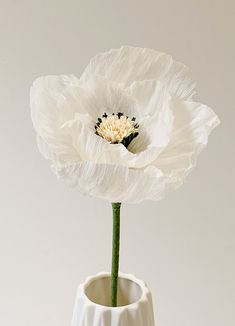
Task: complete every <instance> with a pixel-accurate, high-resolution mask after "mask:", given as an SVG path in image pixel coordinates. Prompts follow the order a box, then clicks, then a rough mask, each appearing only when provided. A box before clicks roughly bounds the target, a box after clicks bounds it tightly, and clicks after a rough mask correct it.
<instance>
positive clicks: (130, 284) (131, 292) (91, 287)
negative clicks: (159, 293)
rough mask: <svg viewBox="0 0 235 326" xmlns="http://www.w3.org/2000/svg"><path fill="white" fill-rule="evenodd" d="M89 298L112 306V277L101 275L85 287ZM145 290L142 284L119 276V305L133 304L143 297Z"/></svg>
mask: <svg viewBox="0 0 235 326" xmlns="http://www.w3.org/2000/svg"><path fill="white" fill-rule="evenodd" d="M85 295H86V296H87V298H88V299H89V300H90V301H92V302H94V303H96V304H99V305H102V306H107V307H110V306H111V304H110V301H111V277H110V276H101V277H99V278H94V279H93V280H91V281H90V282H89V283H88V284H87V285H86V287H85ZM142 295H143V291H142V288H141V286H140V285H139V284H138V283H136V282H134V281H133V280H131V279H128V278H124V277H119V279H118V300H117V301H118V304H117V306H118V307H121V306H127V305H130V304H133V303H135V302H137V301H139V300H140V299H141V297H142Z"/></svg>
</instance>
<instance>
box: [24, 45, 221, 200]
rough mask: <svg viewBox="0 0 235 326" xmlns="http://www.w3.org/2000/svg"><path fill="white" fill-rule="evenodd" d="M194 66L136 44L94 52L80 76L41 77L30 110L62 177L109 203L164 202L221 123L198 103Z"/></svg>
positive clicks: (46, 151) (44, 149)
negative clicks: (193, 77)
mask: <svg viewBox="0 0 235 326" xmlns="http://www.w3.org/2000/svg"><path fill="white" fill-rule="evenodd" d="M194 88H195V84H194V82H193V81H192V80H191V78H190V77H189V73H188V68H187V67H186V66H184V65H183V64H181V63H179V62H176V61H173V59H172V57H171V56H169V55H167V54H164V53H160V52H156V51H153V50H150V49H142V48H134V47H129V46H124V47H121V48H120V49H117V50H110V51H109V52H105V53H101V54H98V55H97V56H95V57H94V58H93V59H92V60H91V62H90V64H89V65H88V67H87V68H86V69H85V71H84V72H83V74H82V76H81V78H80V79H78V78H77V77H75V76H73V75H69V76H65V75H62V76H45V77H39V78H38V79H36V81H35V82H34V84H33V86H32V88H31V94H30V95H31V98H30V100H31V114H32V120H33V124H34V128H35V130H36V132H37V138H38V145H39V149H40V151H41V153H42V154H43V155H44V156H45V157H46V158H47V159H49V160H51V161H52V168H53V171H54V172H55V173H56V175H57V176H58V178H60V179H62V180H64V181H66V182H67V183H68V184H69V185H71V186H74V187H77V188H78V190H79V191H80V192H82V193H83V194H86V195H90V196H94V197H98V198H103V199H106V200H108V201H110V202H131V203H134V202H135V203H136V202H141V201H143V200H160V199H162V198H163V197H164V196H165V195H166V193H167V191H168V190H170V189H173V188H177V187H178V186H179V185H181V184H182V183H183V181H184V179H185V178H186V176H187V175H188V173H189V172H190V171H191V170H192V168H193V167H194V166H195V164H196V159H197V156H198V154H199V153H200V151H201V150H202V149H203V148H204V147H205V146H206V144H207V141H208V135H209V134H210V132H211V131H212V129H213V128H215V127H216V126H217V125H218V124H219V119H218V117H217V116H216V115H215V113H214V112H213V111H212V110H211V109H210V108H209V107H208V106H206V105H204V104H200V103H197V102H194V101H193V100H192V97H193V95H194V93H195V90H194Z"/></svg>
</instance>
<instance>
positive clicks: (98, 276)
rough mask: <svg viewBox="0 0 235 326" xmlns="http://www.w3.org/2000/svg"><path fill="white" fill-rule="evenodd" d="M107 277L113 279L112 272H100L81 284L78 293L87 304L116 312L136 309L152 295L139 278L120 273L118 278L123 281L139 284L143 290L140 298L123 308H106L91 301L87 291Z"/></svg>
mask: <svg viewBox="0 0 235 326" xmlns="http://www.w3.org/2000/svg"><path fill="white" fill-rule="evenodd" d="M105 277H111V273H110V272H99V273H97V274H95V275H92V276H88V277H87V278H86V280H85V282H84V283H82V284H80V286H79V288H78V291H79V292H80V295H82V296H83V297H84V298H85V300H86V301H87V302H89V303H90V304H92V305H96V306H98V307H100V308H102V309H105V310H109V309H116V310H121V309H127V308H128V309H135V308H137V307H138V305H139V304H140V303H141V302H143V301H146V300H147V297H148V295H149V294H150V291H149V289H148V287H147V285H146V283H145V282H144V281H142V280H140V279H138V278H137V277H135V276H134V275H133V274H126V273H122V272H119V274H118V277H119V278H122V279H126V280H128V281H131V282H133V283H135V284H137V285H138V286H139V287H140V289H141V295H140V297H139V299H138V300H136V301H134V302H132V303H130V304H127V305H122V306H117V307H110V306H106V305H102V304H99V303H96V302H94V301H92V300H90V299H89V298H88V296H87V294H86V289H87V288H88V286H89V285H90V284H91V283H92V282H94V281H96V280H98V279H101V278H105Z"/></svg>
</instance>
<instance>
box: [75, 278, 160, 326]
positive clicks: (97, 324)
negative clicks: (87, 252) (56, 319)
mask: <svg viewBox="0 0 235 326" xmlns="http://www.w3.org/2000/svg"><path fill="white" fill-rule="evenodd" d="M110 291H111V278H110V273H99V274H97V275H95V276H91V277H88V278H87V279H86V281H85V282H84V283H83V284H81V285H80V286H79V287H78V291H77V297H76V302H75V307H74V313H73V319H72V324H71V326H154V314H153V306H152V297H151V293H150V291H149V289H148V287H147V286H146V284H145V283H144V282H143V281H141V280H139V279H137V278H136V277H135V276H134V275H131V274H123V273H119V286H118V306H117V307H110V298H111V294H110Z"/></svg>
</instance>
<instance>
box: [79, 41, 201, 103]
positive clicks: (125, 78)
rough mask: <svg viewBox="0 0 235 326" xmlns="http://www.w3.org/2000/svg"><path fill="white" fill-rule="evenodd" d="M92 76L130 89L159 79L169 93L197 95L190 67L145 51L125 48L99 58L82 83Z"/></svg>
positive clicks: (179, 95) (187, 97)
mask: <svg viewBox="0 0 235 326" xmlns="http://www.w3.org/2000/svg"><path fill="white" fill-rule="evenodd" d="M93 75H100V76H105V77H106V78H107V79H109V80H112V81H114V82H117V83H120V84H123V85H124V87H128V86H130V85H131V84H132V83H133V82H135V81H143V80H151V79H156V80H159V81H161V82H162V83H163V84H166V85H168V87H169V89H170V92H171V93H172V94H173V95H175V96H178V97H181V98H183V99H189V98H191V97H192V96H193V94H194V88H195V83H194V82H193V81H192V80H191V78H190V76H189V71H188V68H187V67H186V66H185V65H184V64H182V63H180V62H176V61H174V60H173V59H172V57H171V56H170V55H168V54H165V53H161V52H157V51H154V50H150V49H146V48H138V47H131V46H122V47H121V48H120V49H114V50H110V51H108V52H104V53H100V54H98V55H96V56H95V57H94V58H93V59H92V60H91V61H90V64H89V65H88V66H87V68H86V69H85V71H84V73H83V75H82V76H81V80H87V79H90V78H91V77H92V76H93Z"/></svg>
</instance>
